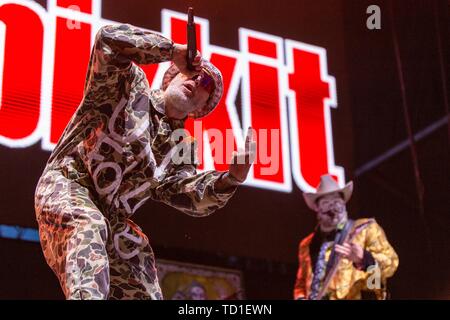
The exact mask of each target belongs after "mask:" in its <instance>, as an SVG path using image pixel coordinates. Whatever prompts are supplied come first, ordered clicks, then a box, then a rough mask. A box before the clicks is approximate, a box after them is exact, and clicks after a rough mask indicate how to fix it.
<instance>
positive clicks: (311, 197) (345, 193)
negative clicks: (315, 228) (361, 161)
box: [303, 174, 353, 211]
mask: <svg viewBox="0 0 450 320" xmlns="http://www.w3.org/2000/svg"><path fill="white" fill-rule="evenodd" d="M333 192H338V193H340V194H341V195H342V198H343V199H344V201H345V202H347V201H348V200H350V197H351V196H352V192H353V181H350V182H349V183H347V184H346V185H345V187H343V188H340V187H339V185H338V183H337V182H336V181H335V180H334V179H333V177H332V176H331V175H329V174H325V175H323V176H321V177H320V183H319V185H318V186H317V188H316V192H305V193H303V198H304V199H305V202H306V204H307V205H308V207H309V208H310V209H312V210H314V211H316V209H317V205H316V201H317V200H318V199H319V198H320V197H323V196H325V195H327V194H330V193H333Z"/></svg>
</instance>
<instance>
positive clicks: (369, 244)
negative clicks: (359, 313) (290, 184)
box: [294, 175, 399, 300]
mask: <svg viewBox="0 0 450 320" xmlns="http://www.w3.org/2000/svg"><path fill="white" fill-rule="evenodd" d="M352 191H353V183H352V182H349V183H348V184H347V185H346V186H345V187H344V188H340V187H339V185H338V184H337V183H336V182H335V180H334V179H333V178H332V177H331V175H323V176H322V177H321V180H320V183H319V185H318V187H317V189H316V192H312V193H304V194H303V196H304V199H305V202H306V204H307V205H308V207H309V208H310V209H312V210H314V211H315V212H316V213H317V221H318V226H317V227H316V230H315V231H314V232H313V233H311V234H310V235H309V236H307V237H306V238H304V239H303V240H302V241H301V242H300V245H299V254H298V257H299V268H298V272H297V278H296V281H295V287H294V299H296V300H302V299H312V300H316V299H333V300H336V299H363V298H371V297H375V298H376V299H384V298H386V279H387V278H389V277H391V276H392V275H393V274H394V272H395V271H396V269H397V267H398V262H399V260H398V256H397V254H396V252H395V250H394V248H392V246H391V245H390V244H389V242H388V240H387V239H386V235H385V233H384V231H383V229H382V228H381V227H380V226H379V225H378V224H377V223H376V222H375V220H373V219H358V220H356V221H353V220H351V219H348V217H347V215H348V214H347V210H346V207H345V205H346V203H347V201H348V200H349V199H350V197H351V195H352ZM345 239H347V240H345ZM333 269H334V270H333ZM331 272H334V275H333V273H331ZM330 273H331V275H332V277H331V278H330V277H329V276H328V278H329V279H330V280H329V281H328V283H327V281H326V280H327V275H330Z"/></svg>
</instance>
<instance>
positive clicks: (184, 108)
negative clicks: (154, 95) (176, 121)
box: [166, 86, 192, 112]
mask: <svg viewBox="0 0 450 320" xmlns="http://www.w3.org/2000/svg"><path fill="white" fill-rule="evenodd" d="M166 102H168V103H170V104H171V105H172V106H173V107H174V108H175V109H177V110H178V111H180V112H190V111H191V109H192V101H191V99H190V98H189V97H187V96H186V95H185V94H184V93H183V92H182V90H181V89H179V88H177V87H171V86H169V87H168V88H167V91H166Z"/></svg>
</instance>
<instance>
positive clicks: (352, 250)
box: [335, 242, 364, 265]
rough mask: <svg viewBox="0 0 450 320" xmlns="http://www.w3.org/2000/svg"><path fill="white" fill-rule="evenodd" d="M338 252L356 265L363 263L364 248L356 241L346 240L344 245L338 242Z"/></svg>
mask: <svg viewBox="0 0 450 320" xmlns="http://www.w3.org/2000/svg"><path fill="white" fill-rule="evenodd" d="M335 250H336V252H337V253H339V254H340V255H342V257H344V258H347V259H348V260H350V261H352V262H353V263H354V264H356V265H361V264H362V262H363V258H364V249H363V248H362V247H361V246H360V245H358V244H356V243H348V242H345V243H344V244H343V245H339V244H336V249H335Z"/></svg>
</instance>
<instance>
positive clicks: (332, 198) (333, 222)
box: [317, 192, 347, 232]
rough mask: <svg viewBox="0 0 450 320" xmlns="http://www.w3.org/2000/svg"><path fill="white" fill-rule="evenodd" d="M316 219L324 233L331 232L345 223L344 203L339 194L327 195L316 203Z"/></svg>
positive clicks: (345, 211) (345, 210)
mask: <svg viewBox="0 0 450 320" xmlns="http://www.w3.org/2000/svg"><path fill="white" fill-rule="evenodd" d="M317 219H318V221H319V225H320V229H322V231H324V232H330V231H333V230H334V229H336V227H337V226H338V225H339V224H340V223H344V222H345V221H347V209H346V208H345V201H344V200H343V199H342V197H341V195H340V194H339V193H337V192H335V193H331V194H327V195H326V196H323V197H321V198H320V199H319V200H318V201H317Z"/></svg>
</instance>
